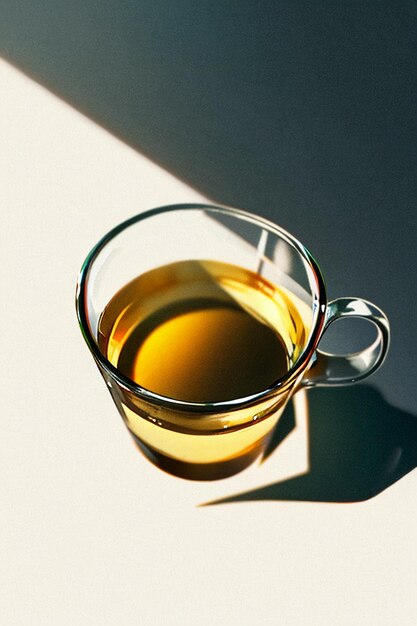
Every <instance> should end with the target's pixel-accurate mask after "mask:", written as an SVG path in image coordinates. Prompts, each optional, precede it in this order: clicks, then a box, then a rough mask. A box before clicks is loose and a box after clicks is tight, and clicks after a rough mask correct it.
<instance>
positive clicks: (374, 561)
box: [0, 62, 417, 626]
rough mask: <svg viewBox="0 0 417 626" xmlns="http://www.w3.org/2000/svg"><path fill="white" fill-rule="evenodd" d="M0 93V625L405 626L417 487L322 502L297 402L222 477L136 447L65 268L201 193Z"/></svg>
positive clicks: (411, 603)
mask: <svg viewBox="0 0 417 626" xmlns="http://www.w3.org/2000/svg"><path fill="white" fill-rule="evenodd" d="M0 92H1V94H2V96H1V99H0V137H1V142H0V159H1V160H0V178H1V184H0V206H1V226H2V227H1V232H2V245H1V248H0V255H1V268H2V273H1V277H2V293H3V305H2V313H1V320H2V329H3V332H2V340H1V345H2V354H3V368H2V376H1V382H0V385H1V392H2V420H1V437H0V467H1V483H0V494H1V515H0V542H1V543H0V545H1V555H2V557H1V565H0V590H1V592H0V615H1V616H2V617H1V623H2V624H7V625H10V626H14V625H18V624H19V625H23V624H24V625H30V626H32V625H38V624H39V625H42V626H44V625H49V624H50V625H54V626H56V625H59V626H64V625H67V624H68V625H71V626H74V625H78V624H79V625H84V624H85V625H87V624H88V625H92V624H98V625H100V626H101V625H105V624H109V625H113V624H123V626H128V625H130V624H132V625H133V624H135V625H136V624H140V625H145V626H147V625H154V624H164V625H177V624H178V625H181V624H190V625H196V626H198V625H212V624H227V625H229V624H239V625H242V626H243V625H244V624H248V625H249V624H283V625H285V626H291V625H293V624H294V625H299V624H306V625H315V624H317V625H320V626H322V625H327V624H329V625H330V624H340V625H357V624H367V625H378V626H380V625H381V626H382V625H385V624H386V625H388V624H389V625H390V626H391V625H392V624H401V626H406V625H410V626H411V625H412V624H415V623H416V619H417V598H416V593H415V589H416V582H417V581H416V573H415V572H416V567H415V565H416V560H417V550H416V538H417V530H416V529H417V524H416V522H417V516H416V513H417V507H416V487H417V474H416V473H415V472H410V473H406V474H405V475H404V476H403V477H402V478H401V479H399V480H396V481H395V482H393V484H389V482H390V481H389V480H388V479H387V480H385V478H383V477H382V478H381V480H382V483H381V485H382V486H383V487H384V488H381V489H376V492H377V493H376V495H375V497H369V495H371V494H370V493H368V491H367V490H366V488H364V490H363V491H361V490H360V488H359V487H358V489H359V490H358V497H351V499H352V500H360V499H363V498H365V499H364V501H362V502H359V501H354V502H350V503H349V502H346V503H340V502H332V501H331V500H332V497H329V498H328V501H326V498H325V497H320V494H319V496H317V497H315V495H314V493H313V492H312V491H309V486H308V481H307V483H306V480H305V479H306V478H307V479H308V476H309V472H310V471H311V466H312V463H313V464H314V459H313V458H312V456H311V449H310V436H309V428H310V426H311V425H309V412H310V411H311V407H310V404H311V403H310V404H309V400H308V398H306V396H304V395H302V394H299V395H298V396H297V400H296V403H295V404H296V406H295V407H294V414H295V420H296V425H295V428H293V430H292V431H291V432H290V433H289V434H288V436H287V437H285V438H284V440H283V441H282V443H281V444H280V445H279V446H278V447H277V449H276V450H275V451H274V452H273V454H272V455H271V456H270V458H269V459H267V460H266V461H265V463H264V464H262V465H258V464H255V465H254V466H252V467H250V468H248V469H247V470H246V471H244V472H242V473H241V474H239V475H238V476H235V477H232V478H229V479H225V480H222V481H218V482H213V483H194V482H187V481H184V480H180V479H176V478H173V477H169V476H167V475H165V474H164V473H162V472H160V471H159V470H158V469H156V468H154V467H153V466H152V465H151V464H150V463H149V462H147V461H146V460H145V459H144V458H143V457H142V456H141V454H140V453H139V452H138V451H137V449H136V447H135V446H134V444H133V442H132V441H131V439H130V437H129V435H128V433H127V431H126V429H125V428H124V426H123V424H122V421H121V419H120V418H119V417H118V414H117V412H116V409H115V407H114V405H113V403H112V401H111V398H110V396H109V394H108V392H107V390H106V389H105V386H104V384H103V382H102V380H101V377H100V375H99V373H98V370H97V368H96V367H95V365H94V362H93V360H92V358H91V356H90V354H89V352H88V350H87V347H86V345H85V343H84V341H83V339H82V336H81V333H80V331H79V328H78V325H77V321H76V316H75V310H74V292H75V282H76V277H77V273H78V270H79V267H80V265H81V263H82V261H83V260H84V258H85V256H86V253H87V252H88V251H89V249H90V248H91V247H92V245H93V244H94V243H95V242H96V240H97V239H98V238H99V237H100V236H102V235H103V234H104V233H105V232H107V231H108V230H109V229H110V228H111V227H113V226H114V225H116V224H117V223H119V222H120V221H122V220H124V219H125V218H127V217H129V216H131V215H133V214H135V213H137V212H140V211H143V210H145V209H147V208H150V207H154V206H159V205H163V204H173V203H175V202H192V201H201V200H204V198H202V197H201V196H200V195H199V194H197V193H196V192H195V191H193V190H192V189H191V188H189V187H187V186H186V185H185V184H184V183H182V182H180V181H178V180H177V179H175V178H174V177H173V176H172V175H170V174H169V173H167V172H166V171H164V170H162V169H161V168H160V167H159V166H157V165H155V164H154V163H152V162H151V161H149V160H148V159H146V158H145V157H144V156H143V155H141V154H139V153H138V152H136V151H134V150H132V149H131V148H129V147H127V146H126V145H125V144H123V143H122V142H121V141H119V140H118V139H116V138H115V137H114V136H112V135H110V134H109V133H108V132H106V131H105V130H103V129H102V128H101V127H99V126H97V125H95V124H94V123H93V122H92V121H90V120H88V119H87V118H85V117H83V116H82V115H81V114H80V113H78V112H76V111H75V110H74V109H72V108H71V107H70V106H69V105H67V104H65V103H63V102H62V101H60V100H59V99H58V98H56V97H55V96H53V95H51V94H50V93H49V92H48V91H46V90H45V89H44V88H42V87H40V86H39V85H37V84H36V83H34V82H33V81H32V80H30V79H29V78H27V77H25V76H24V75H23V74H21V73H20V72H19V71H17V70H16V69H14V68H13V67H12V66H10V65H8V64H7V63H5V62H1V63H0ZM335 393H336V392H335ZM340 393H343V391H342V390H341V391H340ZM317 398H319V396H318V395H317V396H316V399H317ZM310 430H311V429H310ZM378 445H379V443H378V440H376V441H375V447H377V446H378ZM332 446H334V444H333V443H332V442H330V443H329V454H336V455H337V454H338V451H337V450H336V451H335V449H334V447H332ZM402 453H403V449H402V448H401V446H397V447H396V448H395V449H393V456H392V458H391V462H392V464H394V465H395V464H396V463H397V462H398V458H399V457H400V456H401V454H402ZM323 454H325V452H324V451H323ZM395 455H397V456H395ZM410 469H411V467H410ZM349 471H350V470H349V469H348V470H347V474H346V475H347V476H348V475H349ZM355 471H356V468H355V467H352V481H354V480H355V476H356V473H355ZM387 471H388V470H387ZM297 478H298V481H297ZM303 478H304V482H302V481H301V479H303ZM291 479H294V480H293V482H292V483H291ZM325 479H326V480H327V487H326V488H325V489H324V492H326V489H327V493H331V482H332V481H331V476H329V475H328V474H326V475H325ZM384 480H385V482H384ZM300 481H301V482H300ZM329 481H330V484H329ZM335 482H336V483H337V477H335ZM284 483H285V484H286V485H287V487H288V486H289V487H288V488H286V490H285V489H284V490H283V491H282V492H281V496H279V493H280V492H279V489H277V487H276V485H279V484H284ZM267 485H275V487H274V488H273V489H272V491H270V494H272V496H271V497H270V499H268V498H267V497H259V499H256V496H254V497H250V496H248V497H247V498H246V500H243V501H234V502H229V503H222V504H217V505H216V506H205V507H201V506H199V505H200V504H203V503H207V502H213V501H215V500H218V499H221V498H227V497H230V496H235V495H236V494H241V493H248V492H254V491H255V493H256V490H258V494H259V489H261V488H263V487H265V486H267ZM291 485H294V486H295V490H294V491H291ZM300 485H301V488H300ZM303 485H306V487H305V488H304V487H303ZM385 487H387V488H385ZM263 493H264V494H265V491H264V492H263ZM349 494H350V492H349V489H347V490H346V499H349ZM336 495H337V494H336ZM342 495H343V494H342ZM333 499H336V500H337V497H334V498H333ZM342 499H343V498H342ZM309 500H310V501H309Z"/></svg>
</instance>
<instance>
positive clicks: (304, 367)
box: [76, 204, 389, 480]
mask: <svg viewBox="0 0 417 626" xmlns="http://www.w3.org/2000/svg"><path fill="white" fill-rule="evenodd" d="M190 260H191V261H193V262H194V263H197V265H198V267H199V268H203V270H202V271H203V272H204V271H205V269H204V268H206V267H212V266H213V267H227V268H239V271H240V272H242V271H243V273H244V274H245V275H248V276H249V275H250V276H252V278H253V276H254V275H255V276H257V277H259V278H258V279H256V280H258V281H259V284H258V282H256V280H255V279H253V280H255V282H253V284H254V285H255V288H254V289H252V291H251V293H250V301H248V302H245V300H244V299H245V297H246V295H245V293H246V291H245V289H246V288H245V289H243V290H242V292H241V293H242V294H243V295H239V299H240V298H242V300H240V301H239V306H240V307H242V309H241V310H242V311H243V309H245V310H246V309H248V307H249V308H250V307H252V309H254V308H255V309H256V307H257V305H259V307H260V309H262V315H263V317H264V318H266V319H264V320H263V321H264V322H265V321H266V322H267V323H268V324H270V325H271V326H272V327H276V325H277V324H278V325H279V324H281V326H280V327H279V328H280V335H281V340H282V343H283V345H284V344H285V350H286V353H287V362H286V363H287V366H286V368H285V371H283V372H281V374H280V376H279V377H277V378H276V379H274V380H272V381H270V382H269V383H268V384H267V385H265V386H264V387H262V388H258V389H255V390H254V389H251V390H250V392H248V393H244V394H243V395H240V397H228V398H226V399H224V397H219V398H218V399H217V398H210V401H207V400H202V401H200V400H199V399H198V398H197V399H192V400H190V399H184V398H180V397H170V395H169V394H167V395H164V394H162V393H160V392H157V391H155V390H152V389H150V388H149V389H148V388H145V387H143V386H141V385H140V384H138V383H137V382H135V380H134V379H133V378H130V377H129V376H127V375H126V372H125V371H122V370H121V368H120V367H119V365H118V362H117V360H115V359H114V358H110V356H109V354H110V353H109V352H108V351H107V350H105V349H103V346H102V337H100V332H101V330H100V329H101V326H100V324H101V320H102V317H103V311H105V310H106V307H107V305H108V303H109V302H110V301H111V300H112V298H113V297H114V296H115V294H117V293H118V292H120V290H122V289H123V288H124V287H125V286H126V285H128V284H129V283H130V282H131V281H133V280H136V279H137V277H139V276H144V275H145V276H148V275H150V274H149V273H151V272H152V271H153V270H155V269H156V268H160V267H162V266H164V267H165V266H166V267H168V268H175V267H178V264H180V265H181V264H184V263H187V262H189V261H190ZM200 262H201V263H200ZM210 264H211V265H210ZM169 271H171V270H169ZM231 271H232V273H233V272H234V271H235V270H231ZM236 271H237V270H236ZM226 282H227V281H226ZM226 282H225V283H224V284H223V285H220V287H219V285H218V284H217V283H216V289H218V290H219V293H220V292H221V294H224V293H226V292H227V290H228V287H227V284H226ZM255 283H256V284H255ZM193 284H194V283H193ZM197 284H200V283H198V280H197V281H196V282H195V284H194V287H191V288H190V289H191V291H192V289H194V288H197V287H195V285H197ZM259 285H260V287H259ZM265 285H266V287H265ZM274 286H277V288H278V291H277V292H275V291H274ZM258 287H259V289H258ZM270 287H271V289H270ZM187 289H188V287H187ZM258 291H259V292H260V293H258ZM269 292H271V293H269ZM187 293H188V291H187ZM236 293H237V292H236ZM239 293H240V292H239ZM271 294H272V295H271ZM222 297H223V295H222ZM225 297H227V298H229V297H230V298H231V299H233V298H236V295H235V292H233V294H232V295H231V296H230V295H229V294H226V296H225ZM265 298H267V299H266V300H265ZM268 298H269V299H268ZM271 301H272V305H271ZM257 303H258V304H257ZM76 308H77V315H78V320H79V324H80V327H81V331H82V333H83V335H84V338H85V340H86V342H87V345H88V347H89V349H90V351H91V353H92V355H93V357H94V360H95V361H96V363H97V365H98V368H99V370H100V372H101V374H102V376H103V378H104V380H105V382H106V384H107V386H108V388H109V390H110V393H111V395H112V397H113V400H114V402H115V404H116V406H117V408H118V410H119V412H120V414H121V416H122V418H123V420H124V422H125V424H126V426H127V428H128V429H129V431H130V433H131V434H132V436H133V438H134V440H135V442H136V443H137V445H138V447H139V448H140V450H141V451H142V452H143V453H144V454H145V455H146V457H147V458H148V459H149V460H151V461H152V462H153V463H154V464H155V465H157V466H158V467H160V468H162V469H164V470H166V471H167V472H169V473H171V474H174V475H177V476H181V477H183V478H188V479H195V480H213V479H218V478H224V477H226V476H230V475H232V474H235V473H237V472H239V471H240V470H242V469H244V468H245V467H247V466H248V465H249V464H250V463H251V462H252V461H253V460H254V459H255V458H256V457H257V456H258V455H259V454H260V453H261V452H262V451H263V450H264V449H265V447H266V446H267V445H268V442H269V439H270V437H271V435H272V433H273V430H274V427H275V426H276V424H277V421H278V420H279V417H280V416H281V414H282V412H283V410H284V408H285V406H286V404H287V402H288V401H289V399H290V398H291V396H292V395H293V394H294V392H296V391H297V390H298V389H300V388H305V387H313V386H320V385H321V386H323V385H326V386H327V385H349V384H352V383H355V382H357V381H360V380H362V379H364V378H366V377H367V376H369V375H370V374H372V373H373V372H374V371H375V370H376V369H377V368H378V367H379V366H380V365H381V364H382V362H383V360H384V358H385V355H386V353H387V350H388V346H389V323H388V320H387V317H386V316H385V315H384V313H383V312H382V311H381V310H380V309H379V308H378V307H376V306H375V305H373V304H371V303H370V302H367V301H365V300H362V299H360V298H338V299H336V300H333V301H331V302H327V298H326V290H325V284H324V280H323V277H322V274H321V272H320V269H319V266H318V265H317V263H316V261H315V260H314V258H313V257H312V255H311V254H310V252H309V251H308V250H307V249H306V248H305V247H304V246H303V245H302V244H301V243H300V242H299V241H297V239H295V238H294V237H293V236H291V235H290V234H288V233H287V232H286V231H285V230H283V229H282V228H280V227H278V226H276V225H275V224H273V223H272V222H270V221H268V220H266V219H263V218H261V217H259V216H256V215H252V214H250V213H247V212H245V211H241V210H238V209H232V208H228V207H221V206H213V205H205V204H181V205H172V206H165V207H160V208H157V209H153V210H150V211H147V212H145V213H141V214H139V215H136V216H135V217H132V218H131V219H128V220H126V221H125V222H123V223H122V224H120V225H119V226H117V227H115V228H114V229H113V230H111V231H110V232H109V233H108V234H107V235H105V236H104V237H103V238H102V239H101V240H100V241H99V242H98V243H97V244H96V245H95V246H94V248H93V249H92V250H91V252H90V253H89V255H88V256H87V258H86V260H85V262H84V264H83V266H82V268H81V272H80V275H79V280H78V284H77V294H76ZM125 308H127V307H125ZM145 308H146V307H145ZM151 308H152V307H151ZM151 313H152V311H149V310H147V312H146V311H145V313H144V314H143V315H144V316H145V317H146V315H148V314H149V315H150V314H151ZM254 313H255V314H256V310H255V311H254ZM120 315H124V313H123V311H120ZM268 316H269V317H270V319H268ZM347 317H349V318H352V317H356V318H362V319H365V320H368V321H369V322H371V323H372V324H373V325H374V326H375V328H376V337H375V339H374V341H373V342H372V343H371V345H369V346H368V347H366V348H365V349H364V350H362V351H360V352H353V353H351V354H347V355H334V354H330V353H325V352H323V351H321V350H320V349H319V348H318V345H319V341H320V338H321V337H322V335H323V333H324V332H325V330H326V329H327V328H328V326H329V325H330V324H331V323H333V322H334V321H335V320H340V319H342V318H347ZM278 318H279V319H278ZM277 320H278V321H277ZM282 320H284V322H283V321H282ZM300 329H301V330H300ZM230 333H233V325H232V326H231V327H230ZM196 349H197V348H196ZM201 349H202V351H204V348H201ZM168 351H169V347H168ZM223 356H224V357H225V356H226V355H223ZM223 356H222V351H221V350H219V354H218V359H219V363H221V361H222V358H223ZM151 357H152V358H153V359H154V361H155V364H156V367H158V360H160V362H161V363H162V359H163V358H164V355H163V354H159V353H157V352H156V353H155V354H152V355H151ZM263 367H265V363H264V359H263V356H262V353H261V354H260V356H259V357H258V358H257V361H256V369H257V370H258V368H259V372H262V368H263ZM177 373H178V374H179V375H180V374H181V366H180V365H179V366H178V372H177Z"/></svg>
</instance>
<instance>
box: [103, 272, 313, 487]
mask: <svg viewBox="0 0 417 626" xmlns="http://www.w3.org/2000/svg"><path fill="white" fill-rule="evenodd" d="M307 313H308V309H307V307H306V305H304V304H303V303H302V302H301V301H299V300H298V299H297V298H296V297H295V296H293V295H292V294H290V293H289V292H288V291H287V290H284V289H282V288H281V289H280V288H279V287H277V286H275V285H272V284H271V283H270V282H268V281H266V280H265V279H264V278H262V277H261V276H259V275H257V274H255V273H253V272H250V271H248V270H246V269H243V268H240V267H237V266H234V265H228V264H224V263H219V262H214V261H182V262H178V263H174V264H171V265H166V266H163V267H160V268H157V269H154V270H152V271H150V272H147V273H145V274H142V275H140V276H138V277H137V278H135V279H134V280H132V281H131V282H130V283H128V284H127V285H126V286H124V287H123V288H122V289H121V290H120V291H118V292H117V293H116V294H115V296H114V297H113V298H112V299H111V300H110V302H109V303H108V305H107V306H106V308H105V309H104V311H103V313H102V315H101V318H100V322H99V346H100V349H101V351H102V352H103V353H104V354H105V355H106V357H107V358H108V360H109V361H110V362H111V363H112V364H113V365H114V366H115V367H117V369H118V370H119V371H120V372H122V373H123V374H124V375H125V376H127V377H128V378H130V379H131V380H132V381H134V382H135V383H137V384H139V385H140V386H141V387H143V388H145V389H147V390H150V391H152V392H154V393H156V394H159V395H161V396H166V397H169V398H173V399H176V400H181V401H183V402H193V403H200V404H202V403H204V404H207V405H210V404H212V403H215V402H221V401H228V400H235V399H239V398H246V397H248V396H252V395H253V394H256V393H257V392H260V391H263V390H266V389H268V388H269V387H271V386H272V385H273V384H274V383H275V382H276V381H277V380H278V379H280V378H282V377H283V376H285V374H286V372H287V371H288V369H289V368H290V367H291V366H292V364H293V363H294V362H295V361H296V360H297V358H298V356H299V353H300V350H302V348H303V346H304V345H305V341H306V336H307V332H308V321H307V320H308V314H307ZM118 400H119V401H118V405H119V408H120V410H121V412H122V415H123V417H124V419H125V421H126V423H127V426H128V427H129V429H130V430H131V432H132V434H133V435H134V436H135V438H136V440H137V442H138V443H139V445H140V447H141V449H142V450H143V451H144V452H145V453H146V454H147V456H148V457H150V458H151V459H152V460H153V461H154V462H155V463H156V464H157V465H160V466H162V467H165V468H166V469H168V470H169V471H171V472H172V473H176V474H180V475H184V476H186V477H191V478H206V477H207V476H208V477H209V478H212V477H215V478H217V477H220V476H223V475H225V472H226V475H227V474H228V473H234V471H237V470H236V468H238V469H241V467H240V466H241V465H242V462H243V463H244V464H245V463H246V464H248V462H250V461H251V460H253V458H254V456H256V455H257V454H259V451H260V446H261V443H262V442H263V440H264V439H265V436H266V434H267V433H268V432H269V431H270V430H271V428H272V427H273V425H274V423H275V422H276V420H277V419H278V416H279V413H280V411H279V410H278V407H279V408H281V410H282V407H283V405H284V401H285V398H282V399H281V400H282V401H280V399H279V398H278V404H277V402H275V403H274V410H273V411H272V413H273V415H272V416H271V415H270V414H269V412H270V411H269V409H270V405H268V406H267V407H265V406H262V407H255V408H253V407H251V408H250V409H247V410H246V412H244V414H243V415H242V413H241V412H240V413H239V415H237V414H236V420H234V419H233V414H230V412H229V413H227V414H221V413H218V414H215V415H213V411H212V410H210V407H209V406H208V407H207V412H199V413H195V412H194V413H193V412H191V413H190V415H189V416H187V415H186V414H185V415H184V413H183V412H180V414H177V413H175V412H173V411H170V410H169V409H166V410H165V411H164V409H163V408H162V409H161V407H158V411H157V412H156V413H157V416H158V418H156V417H155V416H154V413H155V412H154V411H153V410H152V409H149V407H148V411H149V413H148V414H147V413H146V411H147V407H146V406H144V405H141V403H140V402H139V403H138V402H136V401H134V402H133V403H132V397H130V399H129V398H122V401H120V397H119V398H118ZM129 400H130V401H129ZM145 404H146V403H145ZM259 408H261V411H259ZM268 411H269V412H268ZM258 414H259V415H258ZM259 416H260V418H261V419H259V423H254V422H253V418H254V417H255V420H256V419H258V418H259ZM265 417H268V423H265V419H264V418H265ZM207 468H208V469H209V470H210V471H208V470H207ZM219 472H220V476H219V475H218V474H219Z"/></svg>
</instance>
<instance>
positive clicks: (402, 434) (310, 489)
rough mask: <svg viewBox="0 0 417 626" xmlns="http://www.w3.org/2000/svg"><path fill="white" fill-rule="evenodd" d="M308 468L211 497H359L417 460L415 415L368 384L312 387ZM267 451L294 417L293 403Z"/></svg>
mask: <svg viewBox="0 0 417 626" xmlns="http://www.w3.org/2000/svg"><path fill="white" fill-rule="evenodd" d="M308 400H309V402H308V403H309V420H310V426H309V432H310V435H309V442H308V443H307V445H309V451H310V469H309V471H308V473H306V474H304V475H303V476H298V477H296V478H292V479H289V480H285V481H283V482H277V483H273V484H269V485H267V486H264V487H259V488H257V489H253V490H251V491H247V492H244V493H239V494H235V495H232V496H230V497H226V498H222V499H221V500H216V501H213V502H209V503H208V504H220V503H226V502H244V501H255V500H277V501H280V500H293V501H310V502H359V501H363V500H368V499H369V498H372V497H374V496H376V495H378V494H379V493H381V492H382V491H384V489H387V488H388V487H390V486H391V485H393V484H394V483H395V482H397V481H398V480H400V478H402V477H403V476H404V475H405V474H407V473H408V472H410V471H411V470H412V469H414V468H415V467H416V466H417V418H416V417H415V416H413V415H411V414H409V413H406V412H405V411H402V410H399V409H397V408H395V407H393V406H391V405H390V404H389V403H388V402H386V401H385V399H384V398H383V396H382V395H381V394H380V393H379V392H378V391H376V390H375V389H373V388H372V387H369V386H366V385H357V386H354V387H347V388H345V389H340V388H339V389H335V390H333V389H315V390H312V391H310V392H309V394H308ZM283 419H284V424H285V426H284V427H281V428H279V429H278V431H277V432H276V433H275V434H274V438H273V439H272V441H271V444H270V447H269V449H268V451H267V454H270V453H271V452H272V451H273V450H274V449H275V448H276V447H277V446H278V445H279V443H280V442H281V441H282V440H283V436H284V435H285V432H286V431H288V428H291V424H292V423H294V413H293V409H292V405H289V407H288V409H287V411H286V413H285V414H284V415H283ZM278 454H279V451H278Z"/></svg>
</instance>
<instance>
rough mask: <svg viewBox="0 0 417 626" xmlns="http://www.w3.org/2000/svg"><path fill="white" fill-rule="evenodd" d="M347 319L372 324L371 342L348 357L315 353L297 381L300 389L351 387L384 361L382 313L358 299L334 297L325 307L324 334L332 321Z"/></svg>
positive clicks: (384, 321) (386, 333)
mask: <svg viewBox="0 0 417 626" xmlns="http://www.w3.org/2000/svg"><path fill="white" fill-rule="evenodd" d="M347 317H359V318H361V319H365V320H369V321H370V322H372V324H374V325H375V326H376V328H377V337H376V339H375V341H374V342H373V343H372V344H371V345H370V346H368V347H367V348H365V349H364V350H361V351H360V352H353V353H352V354H344V355H337V354H330V353H328V352H322V351H321V350H316V352H315V355H314V357H313V362H312V365H311V367H310V369H309V370H308V372H307V373H306V375H305V376H304V378H303V380H302V381H301V386H302V387H318V386H321V387H326V386H335V385H351V384H352V383H356V382H358V381H359V380H362V379H364V378H366V377H367V376H369V375H370V374H372V373H373V372H375V370H377V369H378V367H379V366H380V365H381V364H382V362H383V361H384V359H385V356H386V354H387V351H388V347H389V342H390V329H389V322H388V318H387V317H386V315H385V314H384V313H383V311H381V309H379V308H378V307H377V306H375V305H374V304H372V303H371V302H367V301H366V300H362V299H360V298H337V299H336V300H333V301H332V302H329V304H328V306H327V311H326V321H325V325H324V331H325V330H326V329H327V328H328V327H329V326H330V324H332V323H333V322H335V321H336V320H340V319H343V318H347ZM324 331H323V332H324Z"/></svg>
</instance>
